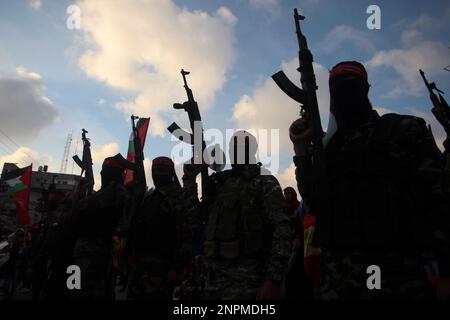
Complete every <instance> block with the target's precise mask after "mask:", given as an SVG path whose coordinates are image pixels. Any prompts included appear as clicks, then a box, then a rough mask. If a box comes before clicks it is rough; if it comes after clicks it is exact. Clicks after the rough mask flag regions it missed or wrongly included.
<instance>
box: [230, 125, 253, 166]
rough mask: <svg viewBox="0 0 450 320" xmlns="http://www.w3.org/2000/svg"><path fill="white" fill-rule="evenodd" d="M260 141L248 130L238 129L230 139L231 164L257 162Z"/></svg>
mask: <svg viewBox="0 0 450 320" xmlns="http://www.w3.org/2000/svg"><path fill="white" fill-rule="evenodd" d="M257 149H258V143H257V141H256V139H255V137H254V136H252V135H251V134H250V133H248V132H246V131H238V132H236V133H235V134H234V135H233V137H231V139H230V145H229V155H230V160H231V166H232V167H236V166H238V165H246V164H255V163H256V151H257Z"/></svg>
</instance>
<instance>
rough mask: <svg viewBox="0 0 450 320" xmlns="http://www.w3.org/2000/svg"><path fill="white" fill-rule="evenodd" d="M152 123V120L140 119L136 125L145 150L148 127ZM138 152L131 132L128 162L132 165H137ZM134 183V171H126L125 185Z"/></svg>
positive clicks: (142, 147)
mask: <svg viewBox="0 0 450 320" xmlns="http://www.w3.org/2000/svg"><path fill="white" fill-rule="evenodd" d="M149 123H150V118H140V119H139V120H138V122H137V123H136V131H137V134H138V137H139V141H140V142H141V149H144V145H145V138H146V137H147V130H148V125H149ZM135 156H136V151H135V150H134V133H133V132H131V135H130V140H129V143H128V155H127V160H128V161H129V162H131V163H136V158H135ZM131 181H133V171H132V170H129V169H127V170H125V179H124V184H128V183H130V182H131Z"/></svg>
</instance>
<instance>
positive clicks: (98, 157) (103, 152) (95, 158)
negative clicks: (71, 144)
mask: <svg viewBox="0 0 450 320" xmlns="http://www.w3.org/2000/svg"><path fill="white" fill-rule="evenodd" d="M117 153H119V145H118V144H117V143H108V144H104V145H95V146H93V147H92V148H91V155H92V162H93V163H94V164H96V165H100V166H101V165H102V163H103V160H105V158H108V157H113V156H115V155H116V154H117ZM124 157H126V155H124Z"/></svg>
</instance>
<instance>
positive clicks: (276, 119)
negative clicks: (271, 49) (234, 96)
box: [233, 58, 329, 153]
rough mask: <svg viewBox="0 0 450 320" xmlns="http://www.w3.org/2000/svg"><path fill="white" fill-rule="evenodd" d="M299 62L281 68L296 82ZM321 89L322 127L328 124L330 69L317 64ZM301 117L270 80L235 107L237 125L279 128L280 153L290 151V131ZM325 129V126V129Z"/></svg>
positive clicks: (291, 62)
mask: <svg viewBox="0 0 450 320" xmlns="http://www.w3.org/2000/svg"><path fill="white" fill-rule="evenodd" d="M297 67H298V59H297V58H295V59H293V60H291V61H290V62H288V63H283V66H282V69H283V70H284V71H285V73H286V74H287V75H288V77H289V78H290V79H291V80H292V81H293V82H294V83H299V82H300V81H299V78H300V74H299V73H298V72H297V71H296V69H297ZM314 71H315V73H316V78H317V83H318V86H319V90H318V91H317V97H318V103H319V107H320V112H321V116H322V119H323V122H322V123H323V124H326V123H327V122H326V121H327V118H328V112H329V93H328V70H327V69H326V68H324V67H323V66H321V65H319V64H317V63H314ZM298 117H299V105H298V103H296V102H295V101H293V100H292V99H290V98H289V97H288V96H286V95H285V94H284V93H283V92H282V91H281V90H280V89H279V88H278V87H277V85H276V84H275V82H274V81H273V80H272V79H271V78H269V79H267V80H266V81H265V82H264V83H262V84H261V85H259V86H256V87H255V88H254V90H253V92H252V94H251V95H244V96H242V97H241V98H240V100H239V101H238V102H237V103H236V104H235V106H234V110H233V119H234V121H235V122H236V124H237V126H238V127H240V128H247V129H279V130H280V153H286V152H291V153H292V143H291V142H290V140H289V135H288V129H289V126H290V125H291V123H292V122H293V121H294V120H295V119H297V118H298ZM324 129H326V127H324Z"/></svg>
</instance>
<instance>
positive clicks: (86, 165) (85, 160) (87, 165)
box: [72, 129, 95, 196]
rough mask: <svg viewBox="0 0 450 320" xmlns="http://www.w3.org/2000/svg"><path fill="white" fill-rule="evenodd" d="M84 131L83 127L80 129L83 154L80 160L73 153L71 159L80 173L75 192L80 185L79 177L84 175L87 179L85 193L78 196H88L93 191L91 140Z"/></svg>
mask: <svg viewBox="0 0 450 320" xmlns="http://www.w3.org/2000/svg"><path fill="white" fill-rule="evenodd" d="M86 133H88V131H86V130H85V129H82V130H81V139H82V141H83V156H82V160H80V158H79V157H78V155H74V156H73V157H72V159H73V161H75V163H76V164H77V165H78V166H79V167H80V168H81V174H80V180H79V182H78V187H77V190H76V192H77V193H78V192H79V191H80V190H78V189H79V188H80V187H81V177H82V176H83V173H84V176H85V178H86V180H87V185H88V188H87V190H86V194H85V195H79V194H78V196H89V195H91V194H92V192H93V191H94V184H95V181H94V172H93V171H92V155H91V142H90V141H89V139H88V138H87V137H86Z"/></svg>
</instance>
